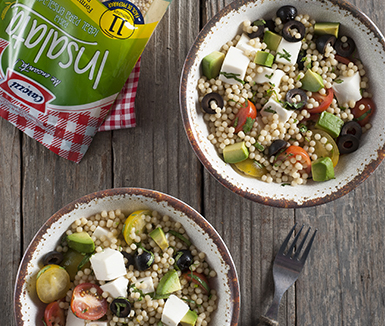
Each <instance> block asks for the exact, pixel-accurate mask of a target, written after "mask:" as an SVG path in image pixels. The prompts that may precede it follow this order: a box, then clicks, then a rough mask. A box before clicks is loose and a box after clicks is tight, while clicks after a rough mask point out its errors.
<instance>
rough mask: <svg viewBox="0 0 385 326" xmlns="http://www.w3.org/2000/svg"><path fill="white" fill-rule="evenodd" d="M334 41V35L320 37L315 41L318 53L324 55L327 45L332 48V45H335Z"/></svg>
mask: <svg viewBox="0 0 385 326" xmlns="http://www.w3.org/2000/svg"><path fill="white" fill-rule="evenodd" d="M336 40H337V39H336V37H335V36H334V35H330V34H323V35H320V36H319V37H317V39H316V40H315V45H316V47H317V50H318V52H319V53H322V54H324V53H325V50H326V47H327V45H328V44H330V45H331V46H334V43H336Z"/></svg>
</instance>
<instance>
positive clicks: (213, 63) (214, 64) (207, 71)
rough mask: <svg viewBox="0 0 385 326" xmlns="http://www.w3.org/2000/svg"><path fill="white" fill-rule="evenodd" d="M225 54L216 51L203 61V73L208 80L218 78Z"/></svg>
mask: <svg viewBox="0 0 385 326" xmlns="http://www.w3.org/2000/svg"><path fill="white" fill-rule="evenodd" d="M224 59H225V54H224V53H222V52H219V51H214V52H212V53H210V54H209V55H206V56H205V57H204V58H203V59H202V72H203V75H205V76H206V77H207V78H208V79H211V78H216V77H218V75H219V72H220V70H221V67H222V64H223V60H224Z"/></svg>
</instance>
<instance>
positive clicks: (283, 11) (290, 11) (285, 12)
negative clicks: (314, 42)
mask: <svg viewBox="0 0 385 326" xmlns="http://www.w3.org/2000/svg"><path fill="white" fill-rule="evenodd" d="M276 14H277V17H279V18H280V19H281V21H282V23H286V22H288V21H289V20H294V18H295V17H297V9H296V8H295V7H294V6H290V5H287V6H282V7H281V8H279V9H278V10H277V13H276Z"/></svg>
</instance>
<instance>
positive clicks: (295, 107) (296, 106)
mask: <svg viewBox="0 0 385 326" xmlns="http://www.w3.org/2000/svg"><path fill="white" fill-rule="evenodd" d="M303 105H304V103H303V101H301V102H298V103H289V102H287V101H286V102H285V103H284V105H283V107H284V108H285V109H286V110H298V109H300V108H301V107H303Z"/></svg>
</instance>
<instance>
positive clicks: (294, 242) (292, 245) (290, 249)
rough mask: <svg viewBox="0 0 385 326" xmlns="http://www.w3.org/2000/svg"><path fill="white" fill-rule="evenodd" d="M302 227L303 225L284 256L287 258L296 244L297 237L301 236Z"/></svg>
mask: <svg viewBox="0 0 385 326" xmlns="http://www.w3.org/2000/svg"><path fill="white" fill-rule="evenodd" d="M303 227H304V225H302V226H301V228H300V229H299V231H298V233H297V234H296V236H295V238H294V240H293V243H292V244H291V246H290V248H289V250H288V252H287V254H286V256H287V257H291V255H292V254H293V251H294V246H295V244H296V243H297V240H298V237H299V235H300V234H301V232H302V229H303Z"/></svg>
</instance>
